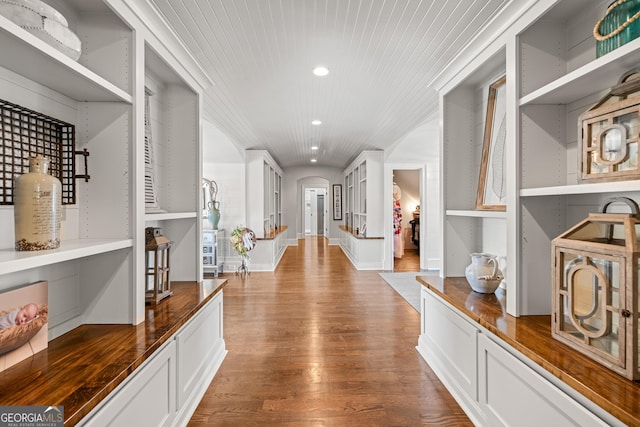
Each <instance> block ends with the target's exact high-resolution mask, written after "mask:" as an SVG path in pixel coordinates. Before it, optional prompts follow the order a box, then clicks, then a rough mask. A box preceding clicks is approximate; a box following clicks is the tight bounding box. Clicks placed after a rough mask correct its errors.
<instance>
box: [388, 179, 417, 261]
mask: <svg viewBox="0 0 640 427" xmlns="http://www.w3.org/2000/svg"><path fill="white" fill-rule="evenodd" d="M420 194H421V191H420V170H419V169H394V170H393V271H394V272H401V271H411V272H413V271H420V211H421V210H420Z"/></svg>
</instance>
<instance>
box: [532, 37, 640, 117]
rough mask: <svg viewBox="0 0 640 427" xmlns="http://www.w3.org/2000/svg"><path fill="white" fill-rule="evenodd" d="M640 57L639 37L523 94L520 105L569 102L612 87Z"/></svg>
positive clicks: (634, 65)
mask: <svg viewBox="0 0 640 427" xmlns="http://www.w3.org/2000/svg"><path fill="white" fill-rule="evenodd" d="M639 56H640V39H636V40H634V41H632V42H630V43H628V44H626V45H624V46H622V47H620V48H618V49H616V50H614V51H613V52H611V53H608V54H607V55H604V56H601V57H600V58H598V59H595V60H593V61H592V62H589V63H587V64H585V65H583V66H582V67H580V68H577V69H575V70H573V71H571V72H569V73H567V74H565V75H564V76H562V77H560V78H558V79H557V80H554V81H552V82H551V83H548V84H546V85H544V86H543V87H541V88H539V89H537V90H535V91H533V92H532V93H530V94H528V95H526V96H523V97H522V98H521V99H520V105H521V106H523V105H529V104H569V103H571V102H573V101H575V100H577V99H580V98H583V97H585V96H588V95H590V94H592V93H594V92H598V91H602V90H606V89H609V88H611V87H612V86H614V85H615V84H616V83H618V79H619V78H620V76H621V75H622V74H623V73H625V72H626V71H629V70H630V69H632V68H635V67H636V66H637V65H638V57H639Z"/></svg>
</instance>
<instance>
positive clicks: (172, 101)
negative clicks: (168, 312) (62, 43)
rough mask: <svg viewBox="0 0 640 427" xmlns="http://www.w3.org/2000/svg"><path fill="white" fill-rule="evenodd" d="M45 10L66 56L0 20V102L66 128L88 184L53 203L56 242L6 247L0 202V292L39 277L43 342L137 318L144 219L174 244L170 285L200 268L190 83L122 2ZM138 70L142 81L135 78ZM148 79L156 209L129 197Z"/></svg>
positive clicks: (139, 168) (141, 314) (9, 218)
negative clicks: (76, 52) (29, 248)
mask: <svg viewBox="0 0 640 427" xmlns="http://www.w3.org/2000/svg"><path fill="white" fill-rule="evenodd" d="M52 5H53V6H54V7H56V9H58V10H59V11H60V12H61V13H63V15H64V16H65V17H66V19H67V20H68V21H69V27H70V28H71V29H72V30H73V31H75V32H76V33H77V34H78V35H79V37H80V38H81V40H82V43H83V52H82V56H81V57H80V59H79V60H78V61H74V60H72V59H70V58H68V57H67V56H65V55H64V54H62V53H60V52H59V51H58V50H56V49H54V48H53V47H51V46H49V45H48V44H47V43H45V42H44V41H42V40H40V39H39V38H37V37H35V36H33V35H32V34H30V33H29V32H27V31H26V30H24V29H22V28H20V27H19V26H17V25H16V24H14V23H13V22H11V21H9V20H8V19H6V18H5V17H3V16H0V44H2V49H3V55H2V58H0V87H1V88H2V92H3V95H2V97H3V98H4V99H6V100H7V101H10V102H13V103H15V104H19V105H22V106H24V107H26V108H30V109H33V110H36V111H40V112H42V113H44V114H47V115H50V116H52V117H56V118H59V119H61V120H64V121H66V122H69V123H72V124H74V125H75V126H76V150H82V149H85V148H86V149H87V150H88V151H89V153H90V156H89V158H88V163H89V174H90V175H91V179H90V180H89V182H84V180H77V182H76V184H77V203H76V204H75V205H67V206H65V207H64V214H63V223H62V232H61V237H62V241H61V246H60V248H59V249H56V250H52V251H41V252H32V253H19V252H15V251H14V250H13V244H14V242H13V240H14V232H13V207H12V206H3V207H0V221H1V222H2V223H3V224H5V227H4V229H5V230H7V232H5V233H2V236H0V248H2V249H0V278H1V280H0V282H1V283H2V284H1V285H0V291H4V290H7V289H11V288H14V287H18V286H23V285H26V284H28V283H31V282H34V281H37V280H48V281H49V313H50V317H49V338H50V339H54V338H56V337H58V336H60V335H62V334H64V333H65V332H68V331H70V330H71V329H73V328H75V327H77V326H78V325H81V324H84V323H124V324H137V323H140V322H142V321H144V320H145V302H144V288H143V284H144V228H145V226H149V225H154V226H161V227H162V228H163V229H164V230H165V234H166V235H168V236H169V237H170V238H172V239H173V240H174V241H175V242H176V243H175V245H174V248H172V251H171V255H172V259H171V266H172V279H173V280H194V281H195V280H198V279H199V275H200V274H201V267H200V263H199V262H198V261H199V256H198V254H199V253H200V252H199V250H200V248H199V246H200V240H201V238H200V237H199V236H200V233H199V231H200V230H199V216H198V215H197V212H198V206H199V204H200V200H199V188H200V185H199V183H200V170H201V167H200V157H199V156H200V154H199V153H200V148H199V147H200V135H199V122H200V112H199V111H200V105H199V92H200V91H201V90H202V89H201V85H200V84H199V83H197V82H195V81H194V80H193V77H191V76H190V75H187V74H186V73H184V72H183V71H181V70H179V66H176V64H177V63H178V62H177V61H176V60H175V59H174V58H172V57H171V54H170V53H169V52H168V51H166V50H165V49H166V48H165V47H164V46H163V45H162V44H161V43H159V42H158V40H157V39H156V38H155V37H153V36H151V35H150V34H148V33H147V32H145V31H136V29H142V28H144V24H143V23H142V21H141V20H138V18H137V17H136V16H135V14H133V13H132V11H131V10H130V9H129V8H128V7H127V6H126V3H123V2H122V1H119V0H113V1H111V0H84V1H75V0H55V1H53V2H52ZM159 52H161V53H159ZM170 64H174V65H173V66H172V65H170ZM138 65H141V66H142V67H141V68H137V67H138ZM136 73H138V74H136ZM143 73H144V74H146V78H139V77H143ZM145 80H146V81H145ZM148 84H151V85H154V86H155V90H156V100H157V104H154V105H153V107H154V108H155V109H156V112H157V114H158V115H157V122H156V123H155V124H154V130H155V134H156V136H157V137H158V139H157V145H156V147H155V148H156V153H157V154H158V158H159V160H160V163H159V165H158V166H159V169H158V175H159V178H160V179H159V184H160V185H159V197H160V201H161V204H162V205H163V207H164V208H165V212H163V213H156V214H146V213H145V211H144V202H143V200H142V197H141V195H142V194H144V179H143V173H144V156H143V154H142V153H143V152H144V116H143V112H144V102H143V100H144V96H143V94H144V86H145V85H148Z"/></svg>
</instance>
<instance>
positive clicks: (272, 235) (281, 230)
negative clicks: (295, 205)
mask: <svg viewBox="0 0 640 427" xmlns="http://www.w3.org/2000/svg"><path fill="white" fill-rule="evenodd" d="M287 228H289V227H287V226H286V225H283V226H281V227H280V228H278V230H277V231H276V230H274V231H273V232H271V233H269V235H268V236H266V237H258V238H257V239H256V240H273V239H275V238H276V237H278V236H279V235H281V234H282V233H284V232H285V231H287Z"/></svg>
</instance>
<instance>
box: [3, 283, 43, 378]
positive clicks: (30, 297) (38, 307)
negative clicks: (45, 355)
mask: <svg viewBox="0 0 640 427" xmlns="http://www.w3.org/2000/svg"><path fill="white" fill-rule="evenodd" d="M48 295H49V282H47V281H46V280H41V281H38V282H35V283H31V284H28V285H25V286H21V287H19V288H16V289H12V290H9V291H6V292H1V293H0V371H4V370H5V369H7V368H9V367H11V366H13V365H15V364H16V363H18V362H20V361H22V360H24V359H27V358H30V357H31V356H33V355H34V354H36V353H38V352H40V351H42V350H44V349H46V348H47V347H48V345H49V340H48V334H49V297H48ZM18 318H20V319H21V320H20V321H18V320H17V319H18ZM18 322H20V323H18Z"/></svg>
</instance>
